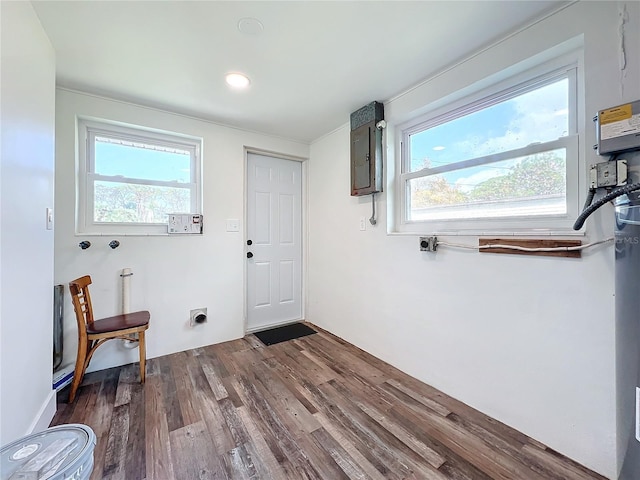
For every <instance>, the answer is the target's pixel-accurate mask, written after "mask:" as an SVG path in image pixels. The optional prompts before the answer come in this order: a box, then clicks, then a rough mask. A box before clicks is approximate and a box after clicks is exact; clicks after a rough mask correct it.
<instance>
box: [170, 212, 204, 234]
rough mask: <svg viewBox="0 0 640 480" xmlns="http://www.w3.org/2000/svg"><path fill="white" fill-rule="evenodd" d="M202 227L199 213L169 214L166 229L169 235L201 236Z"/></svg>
mask: <svg viewBox="0 0 640 480" xmlns="http://www.w3.org/2000/svg"><path fill="white" fill-rule="evenodd" d="M202 225H203V221H202V215H201V214H199V213H170V214H169V222H168V225H167V229H168V232H169V233H170V234H202Z"/></svg>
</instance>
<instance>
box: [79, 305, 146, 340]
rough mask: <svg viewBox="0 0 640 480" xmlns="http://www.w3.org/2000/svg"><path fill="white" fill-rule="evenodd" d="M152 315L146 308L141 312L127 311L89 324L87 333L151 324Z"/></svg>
mask: <svg viewBox="0 0 640 480" xmlns="http://www.w3.org/2000/svg"><path fill="white" fill-rule="evenodd" d="M150 317H151V315H150V314H149V312H147V311H146V310H143V311H140V312H132V313H125V314H123V315H115V316H113V317H107V318H101V319H100V320H96V321H94V322H93V323H88V324H87V333H88V334H89V335H91V334H98V333H107V332H114V331H118V330H126V329H127V328H135V327H142V326H144V325H149V318H150Z"/></svg>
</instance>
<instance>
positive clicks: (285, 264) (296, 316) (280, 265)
mask: <svg viewBox="0 0 640 480" xmlns="http://www.w3.org/2000/svg"><path fill="white" fill-rule="evenodd" d="M246 223H247V237H246V243H247V245H246V255H247V259H246V261H247V331H248V332H251V331H257V330H263V329H265V328H268V327H271V326H275V325H281V324H285V323H289V322H292V321H296V320H300V319H301V318H302V163H301V162H299V161H295V160H288V159H285V158H279V157H275V156H270V155H264V154H258V153H251V152H249V153H248V154H247V218H246Z"/></svg>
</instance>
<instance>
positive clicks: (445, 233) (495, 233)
mask: <svg viewBox="0 0 640 480" xmlns="http://www.w3.org/2000/svg"><path fill="white" fill-rule="evenodd" d="M387 235H388V236H390V237H395V236H398V237H404V236H410V237H585V236H586V231H585V230H578V231H575V230H522V231H517V232H514V231H500V230H492V231H486V230H461V231H454V230H441V231H412V232H399V231H397V230H393V231H388V232H387Z"/></svg>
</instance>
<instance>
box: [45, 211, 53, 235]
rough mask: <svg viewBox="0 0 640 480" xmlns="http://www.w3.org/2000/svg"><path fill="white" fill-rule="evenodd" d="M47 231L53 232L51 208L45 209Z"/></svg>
mask: <svg viewBox="0 0 640 480" xmlns="http://www.w3.org/2000/svg"><path fill="white" fill-rule="evenodd" d="M46 225H47V230H53V208H49V207H47V224H46Z"/></svg>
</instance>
